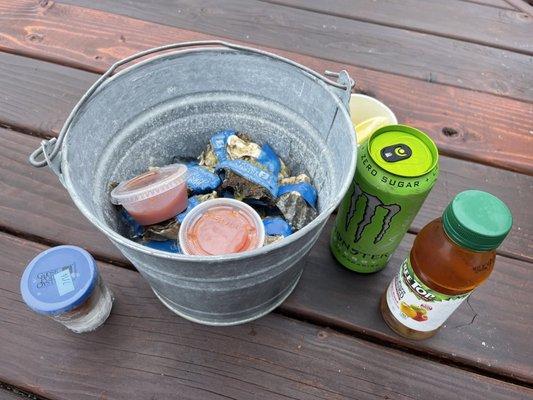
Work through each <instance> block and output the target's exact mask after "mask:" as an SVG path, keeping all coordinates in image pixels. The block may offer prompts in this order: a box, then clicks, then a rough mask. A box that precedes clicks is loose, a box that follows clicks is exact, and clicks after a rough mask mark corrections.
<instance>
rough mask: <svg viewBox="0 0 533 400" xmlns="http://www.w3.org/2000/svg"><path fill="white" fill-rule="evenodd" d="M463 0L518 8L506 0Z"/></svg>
mask: <svg viewBox="0 0 533 400" xmlns="http://www.w3.org/2000/svg"><path fill="white" fill-rule="evenodd" d="M461 1H463V2H467V3H473V4H481V5H484V6H489V7H496V8H503V9H506V10H516V8H515V7H513V6H512V5H511V4H509V3H508V2H506V1H505V0H461Z"/></svg>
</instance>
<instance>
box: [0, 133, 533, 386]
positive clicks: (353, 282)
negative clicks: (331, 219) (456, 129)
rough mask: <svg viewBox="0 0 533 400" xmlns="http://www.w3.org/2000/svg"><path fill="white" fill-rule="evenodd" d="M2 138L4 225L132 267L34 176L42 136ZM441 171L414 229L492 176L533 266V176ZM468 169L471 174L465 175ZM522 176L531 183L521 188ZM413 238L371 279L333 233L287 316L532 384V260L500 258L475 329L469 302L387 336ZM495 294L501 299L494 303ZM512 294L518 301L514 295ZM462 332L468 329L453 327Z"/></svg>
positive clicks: (310, 263) (312, 258) (58, 191)
mask: <svg viewBox="0 0 533 400" xmlns="http://www.w3.org/2000/svg"><path fill="white" fill-rule="evenodd" d="M0 133H1V134H0V166H1V174H2V175H1V179H0V181H1V182H2V184H1V186H0V204H2V207H1V208H0V226H3V227H7V228H8V229H10V230H13V231H15V232H16V233H17V234H18V235H22V236H26V237H34V238H36V239H37V240H41V241H44V242H45V243H50V244H63V243H70V244H76V245H79V246H82V247H84V248H86V249H88V250H89V251H91V252H92V253H93V254H94V255H96V256H98V257H99V258H100V259H104V260H115V261H118V262H120V263H127V261H126V260H125V259H124V257H123V256H122V255H121V254H120V253H119V252H118V251H117V250H116V249H115V248H114V247H113V246H112V245H111V244H110V242H109V241H108V240H107V239H106V238H105V237H104V235H103V234H101V233H99V232H98V231H97V230H96V229H95V228H94V227H93V226H92V225H91V224H90V223H89V222H88V221H86V220H85V218H84V217H83V216H81V214H80V213H79V212H78V210H77V209H76V208H75V206H74V204H73V203H72V201H71V199H70V198H69V196H68V194H67V192H66V190H65V189H64V188H63V187H62V186H61V185H60V184H59V182H58V181H57V179H56V177H55V175H53V174H52V173H51V172H50V171H47V170H46V169H34V168H33V167H31V166H30V165H29V164H28V163H27V162H26V157H27V154H28V152H29V151H30V150H31V149H33V148H34V147H35V146H36V145H37V144H38V142H39V139H37V138H33V137H31V136H28V135H23V134H20V133H16V132H9V131H5V130H4V131H1V130H0ZM441 166H442V172H441V179H439V180H438V181H437V182H438V183H437V185H436V187H435V189H434V192H433V193H432V194H431V195H430V197H429V198H428V200H427V201H426V203H425V205H424V207H423V209H422V211H421V212H420V214H419V215H418V217H417V220H416V221H415V224H414V226H413V228H414V230H415V231H416V230H418V229H420V227H421V226H422V225H424V224H426V223H427V222H428V221H429V220H431V219H433V218H435V217H437V216H438V215H439V214H440V213H441V212H442V210H443V208H444V206H445V204H446V202H447V201H448V199H449V197H450V196H451V195H453V193H455V192H457V191H459V190H462V189H464V188H468V187H470V186H471V185H473V183H472V180H473V181H478V182H481V183H483V182H484V180H483V178H482V177H483V176H485V177H487V176H488V177H489V178H492V179H490V182H493V181H495V182H499V181H501V182H505V184H506V185H508V186H501V184H500V185H499V184H497V183H496V184H495V183H488V182H486V183H484V184H481V185H480V186H476V187H478V188H482V189H489V190H492V189H494V190H492V191H493V192H494V193H495V194H496V195H498V196H501V197H502V198H503V199H505V200H506V201H508V203H509V205H510V207H511V208H512V209H513V212H515V213H517V214H515V219H516V224H515V227H514V228H513V231H512V233H511V235H510V237H509V239H508V240H507V241H506V242H505V244H504V246H503V247H502V251H503V252H509V251H511V250H512V249H513V247H515V246H517V245H519V244H518V243H521V244H520V245H521V246H524V247H522V248H521V249H519V250H518V251H519V253H518V254H515V253H511V255H512V256H513V257H519V256H521V255H522V254H523V255H524V257H523V258H526V259H528V260H531V259H533V251H532V249H531V238H530V235H531V232H530V230H529V229H527V226H528V225H530V224H531V220H532V217H531V211H529V210H530V207H527V206H526V205H525V204H527V201H528V199H529V198H530V197H528V196H530V193H531V191H527V190H524V191H522V192H521V194H519V196H515V195H514V194H515V193H517V192H516V190H515V191H513V188H516V187H518V186H519V185H526V186H527V185H529V186H530V185H531V184H532V182H533V178H530V177H526V176H525V175H519V174H513V173H510V172H506V171H503V170H499V169H495V168H488V167H483V166H479V165H475V164H472V163H467V162H460V161H457V160H452V159H447V158H443V160H441ZM447 168H450V170H447ZM461 171H462V172H463V173H464V174H465V175H464V176H461V175H460V173H461ZM501 173H503V175H500V174H501ZM477 174H479V176H477ZM517 178H522V179H524V180H523V181H522V182H520V181H519V180H517ZM484 185H487V186H484ZM489 185H490V186H489ZM528 193H529V194H528ZM445 199H446V200H445ZM518 217H519V218H518ZM520 227H522V228H520ZM519 228H520V229H519ZM328 229H329V228H328ZM519 235H524V236H519ZM412 237H413V236H412V235H408V236H407V237H406V238H405V240H404V241H403V243H402V245H401V246H400V248H399V249H398V251H397V253H396V255H395V257H394V258H393V259H392V260H391V262H390V264H389V268H387V269H386V270H385V271H383V272H381V273H379V274H374V275H372V276H371V277H366V276H360V275H358V274H355V273H351V272H349V271H347V270H345V269H343V268H342V267H340V266H339V264H337V263H336V261H335V260H334V259H333V258H332V257H331V255H330V253H329V246H328V243H327V242H328V238H329V232H328V231H327V230H326V231H325V232H324V233H323V234H322V236H321V238H320V241H319V242H318V243H317V245H316V246H315V247H314V248H313V250H312V252H311V253H310V255H309V256H308V257H307V259H306V260H307V261H306V263H307V270H306V272H305V273H304V275H303V277H302V281H301V283H300V285H299V286H298V288H297V290H296V292H295V294H294V295H293V296H292V297H291V298H290V299H289V300H288V302H286V303H285V304H284V305H283V306H282V307H281V310H282V311H283V310H285V311H288V312H290V313H291V315H298V316H299V315H301V316H303V317H305V318H306V319H311V320H313V321H315V322H317V323H320V324H324V325H329V326H337V327H341V328H345V329H347V330H349V331H351V332H354V333H358V334H365V335H370V337H373V338H380V339H381V340H386V341H388V342H390V343H392V344H395V345H401V346H403V347H406V348H411V349H413V350H423V351H427V352H429V353H431V354H434V355H436V356H437V357H441V358H450V359H452V360H454V361H457V362H460V363H464V364H465V365H470V366H472V367H475V368H479V369H482V370H485V371H489V372H494V373H497V374H500V375H504V376H508V377H511V378H513V379H519V380H522V381H525V382H533V371H532V370H531V367H530V366H528V359H530V358H531V357H533V354H532V353H531V352H530V350H529V347H528V345H527V341H528V338H529V334H528V329H529V328H528V325H527V324H528V321H529V320H531V319H532V318H533V315H532V314H533V308H532V307H531V301H530V296H529V295H528V294H527V290H528V289H529V290H532V289H533V287H531V279H530V276H531V268H528V266H527V264H525V263H521V262H519V261H516V260H512V259H510V258H506V257H501V258H499V259H498V262H497V267H496V271H497V272H495V273H494V274H493V275H492V276H491V277H490V279H489V283H487V286H486V287H482V288H481V289H480V292H479V293H476V294H475V295H474V296H473V300H472V303H471V304H472V306H473V307H474V309H475V311H476V313H477V314H478V317H476V320H475V321H474V322H475V323H473V324H470V325H468V322H469V321H470V320H471V319H472V318H473V315H474V314H473V313H472V310H471V309H470V307H468V305H466V304H465V305H463V306H462V307H461V309H460V310H459V312H458V313H457V314H454V316H453V317H452V320H451V325H449V326H448V327H447V328H445V329H444V330H443V331H442V332H441V333H440V334H439V335H438V336H437V337H436V338H434V339H432V340H430V341H427V342H424V343H422V344H419V343H412V342H409V341H407V340H404V339H401V338H399V337H396V335H394V334H393V333H392V332H391V331H389V329H388V328H387V327H386V326H385V325H384V323H383V322H382V320H381V317H380V316H379V314H378V312H377V300H378V298H379V295H380V294H381V292H382V291H383V290H384V288H385V287H386V285H387V283H388V281H389V280H390V279H391V277H392V274H393V273H394V271H395V269H396V268H397V267H398V266H399V265H400V263H401V261H402V258H404V257H405V256H406V254H407V253H408V251H409V248H410V245H411V241H412ZM517 238H520V239H519V240H518V239H517ZM487 287H488V288H489V289H486V288H487ZM491 291H494V292H495V293H497V296H496V297H491ZM511 292H512V293H513V296H512V297H510V296H508V293H511ZM318 294H319V295H318ZM480 296H481V297H480ZM478 299H481V300H479V301H478ZM465 321H466V322H465ZM461 325H465V326H461ZM457 326H460V328H459V329H455V328H454V327H457ZM482 342H485V343H490V345H488V346H489V347H485V346H483V345H481V343H482Z"/></svg>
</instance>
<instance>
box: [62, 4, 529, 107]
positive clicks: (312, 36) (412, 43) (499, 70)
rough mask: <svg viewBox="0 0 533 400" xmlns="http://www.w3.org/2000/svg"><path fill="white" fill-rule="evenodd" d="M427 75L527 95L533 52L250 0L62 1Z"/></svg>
mask: <svg viewBox="0 0 533 400" xmlns="http://www.w3.org/2000/svg"><path fill="white" fill-rule="evenodd" d="M64 2H66V3H69V4H77V5H82V6H86V7H92V8H97V9H101V10H104V11H109V12H113V13H117V14H123V15H128V16H131V17H135V18H139V19H142V20H146V21H152V22H157V23H161V24H166V25H171V26H176V27H179V28H184V29H190V30H195V31H200V32H205V33H209V34H212V35H220V36H224V37H228V38H231V39H235V40H242V41H247V42H250V43H256V44H260V45H265V46H270V47H276V48H280V49H284V50H289V51H294V52H298V53H303V54H308V55H312V56H315V57H321V58H325V59H329V60H333V61H337V62H342V63H348V64H352V65H358V66H361V67H366V68H370V69H374V70H378V71H384V72H389V73H395V74H400V75H404V76H410V77H414V78H418V79H422V80H426V81H428V80H429V81H431V82H438V83H444V84H448V85H453V86H458V87H463V88H467V89H473V90H479V91H484V92H488V93H493V94H498V95H503V96H508V97H512V98H518V99H522V100H529V101H531V100H533V87H532V86H531V85H530V84H529V82H532V81H533V57H531V56H528V55H524V54H518V53H515V52H511V51H506V50H501V49H495V48H493V47H488V46H482V45H478V44H474V43H469V42H463V41H460V40H455V39H449V38H444V37H438V36H434V35H427V34H424V33H418V32H413V31H407V30H404V29H397V28H391V27H388V26H382V25H376V24H372V23H368V22H362V21H354V20H350V19H347V18H340V17H336V16H330V15H324V14H319V13H314V12H311V11H306V10H299V9H295V8H292V7H286V6H279V5H275V4H270V3H263V2H259V1H252V0H225V1H224V2H223V3H221V2H219V1H217V0H180V1H175V0H162V1H158V2H157V4H156V3H150V2H146V1H142V0H136V1H132V0H99V1H98V2H95V1H91V0H64Z"/></svg>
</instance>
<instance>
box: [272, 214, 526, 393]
mask: <svg viewBox="0 0 533 400" xmlns="http://www.w3.org/2000/svg"><path fill="white" fill-rule="evenodd" d="M331 225H332V221H330V224H329V226H328V228H326V230H325V232H324V233H323V234H322V236H321V237H320V239H319V241H318V243H317V244H316V245H315V246H314V247H313V249H312V250H311V252H310V254H309V255H308V257H307V258H306V263H307V266H306V270H305V273H304V274H303V277H302V281H301V282H300V284H299V285H298V287H297V288H296V290H295V292H294V293H293V294H292V295H291V297H289V299H288V300H287V301H286V302H285V303H284V304H283V305H282V309H283V310H284V311H285V312H288V313H290V314H294V315H298V316H300V317H302V318H307V319H309V320H312V321H320V322H321V323H323V324H326V325H329V326H335V327H341V328H343V329H346V330H348V331H351V332H356V333H358V334H361V335H370V336H373V337H375V338H378V339H380V340H383V341H386V342H389V343H393V344H396V345H398V346H401V347H403V348H408V349H410V350H412V351H421V352H424V353H429V354H433V355H438V356H439V357H442V358H443V359H452V360H454V361H456V362H459V363H464V364H466V365H471V366H474V367H476V368H479V369H482V370H486V371H491V372H494V373H497V374H501V375H505V376H509V377H512V378H514V379H519V380H522V381H524V382H528V383H530V384H532V383H533V367H532V364H531V360H532V359H533V349H532V348H531V345H530V342H531V339H530V338H531V321H533V305H532V299H531V291H532V290H533V280H532V279H531V275H532V273H531V265H532V264H531V263H528V262H524V261H519V260H514V259H510V258H505V257H498V258H497V260H496V267H495V270H494V272H493V273H492V275H491V276H490V278H489V279H488V280H487V282H486V283H485V284H484V285H482V286H481V287H480V288H478V289H477V290H476V291H475V292H474V293H473V294H472V295H471V296H470V299H469V302H468V303H469V304H468V303H466V302H465V303H463V304H462V305H461V306H460V307H459V309H458V310H457V311H456V312H455V313H454V314H453V315H452V316H451V318H450V319H449V320H448V321H447V323H446V325H445V327H444V328H443V329H442V330H441V331H440V332H439V333H438V334H437V335H436V336H435V337H433V338H431V339H429V340H426V341H409V340H404V339H402V338H400V337H399V336H397V335H395V334H393V333H392V331H390V330H389V328H388V327H387V326H386V325H385V323H384V322H383V320H382V319H381V317H380V316H379V315H378V311H377V310H378V305H379V298H380V296H381V295H382V293H383V291H384V290H385V288H386V287H387V285H388V284H389V283H390V281H391V280H392V278H393V276H394V274H395V273H396V272H397V271H398V268H399V266H400V264H401V263H402V262H403V260H404V259H405V257H406V256H407V255H408V254H409V249H410V248H411V246H412V242H413V240H414V235H411V234H408V235H407V236H406V237H405V238H404V240H403V241H402V243H401V245H400V247H399V248H398V250H397V251H396V253H395V254H394V256H393V257H392V259H391V261H390V262H389V264H388V267H387V268H385V269H384V270H383V271H382V272H380V273H377V274H372V275H368V276H364V275H363V276H362V275H359V274H356V273H354V272H351V271H349V270H347V269H346V268H344V267H342V266H341V265H340V264H338V263H337V262H336V261H335V259H334V258H333V256H332V255H331V253H330V251H329V247H328V245H329V231H330V228H331Z"/></svg>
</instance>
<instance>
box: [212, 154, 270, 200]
mask: <svg viewBox="0 0 533 400" xmlns="http://www.w3.org/2000/svg"><path fill="white" fill-rule="evenodd" d="M222 169H226V170H230V171H232V172H234V173H236V174H237V175H239V176H241V177H243V178H244V179H246V180H248V181H250V182H252V183H255V184H256V185H259V186H262V187H264V188H265V189H267V190H268V191H269V192H270V194H271V195H272V197H274V198H276V196H277V194H278V176H277V175H274V174H272V173H271V172H270V171H265V170H263V169H261V168H259V167H257V166H255V165H253V164H251V163H249V162H248V161H245V160H240V159H239V160H225V161H222V162H219V163H218V164H217V166H216V170H217V171H219V170H222Z"/></svg>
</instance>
